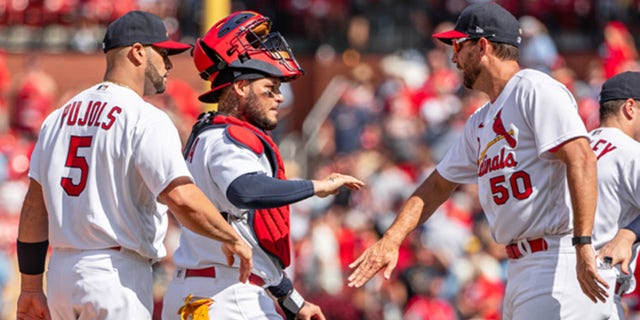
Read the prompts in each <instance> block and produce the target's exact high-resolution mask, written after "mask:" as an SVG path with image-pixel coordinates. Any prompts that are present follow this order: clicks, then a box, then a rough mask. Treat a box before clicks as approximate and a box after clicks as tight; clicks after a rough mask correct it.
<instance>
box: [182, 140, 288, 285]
mask: <svg viewBox="0 0 640 320" xmlns="http://www.w3.org/2000/svg"><path fill="white" fill-rule="evenodd" d="M191 150H193V152H192V153H190V155H189V157H188V159H187V166H188V167H189V170H191V173H192V175H193V177H194V180H195V183H196V185H198V186H199V187H200V189H202V191H203V192H204V193H205V194H206V195H207V197H209V200H211V202H213V204H215V206H216V207H217V208H218V209H219V210H220V212H226V213H228V214H229V216H231V217H233V218H231V219H230V223H231V225H232V226H233V227H234V228H235V229H236V231H238V233H239V234H240V236H241V237H242V238H243V239H244V240H245V241H247V242H248V243H249V245H250V246H251V247H252V248H253V270H252V273H254V274H256V275H259V276H261V277H262V278H263V279H264V280H265V283H266V285H276V284H278V283H279V282H280V280H281V279H282V269H280V268H279V267H278V266H276V265H275V264H274V263H273V262H272V261H271V260H270V258H269V256H268V255H267V253H265V252H264V251H263V250H262V249H261V248H260V246H259V244H258V242H257V240H256V239H255V236H254V234H253V232H252V231H251V227H250V224H249V222H250V221H247V219H248V214H247V213H248V211H249V210H248V209H246V208H237V207H236V206H234V205H233V204H231V202H229V200H228V199H227V198H226V196H225V195H226V194H227V188H228V187H229V185H230V184H231V182H233V181H234V180H235V179H236V178H238V177H239V176H241V175H244V174H247V173H253V172H256V173H264V174H267V175H269V176H274V172H273V170H272V168H271V165H270V164H269V159H268V158H267V156H266V154H265V153H264V152H263V153H262V154H260V155H258V154H256V153H254V152H253V151H251V150H249V149H248V148H245V147H241V146H240V145H238V144H237V143H234V142H233V141H231V140H230V139H229V137H228V136H227V135H226V134H225V130H224V128H215V129H208V130H206V131H203V132H202V133H200V134H199V135H198V137H197V138H196V140H194V143H193V146H192V149H191ZM220 247H221V243H220V242H218V241H213V240H211V239H209V238H205V237H203V236H200V235H198V234H196V233H194V232H192V231H190V230H188V229H187V228H184V227H182V228H181V235H180V245H179V247H178V248H177V249H176V252H175V253H174V255H173V261H174V263H175V264H176V266H178V267H183V268H191V269H199V268H205V267H209V266H211V265H214V264H217V265H226V263H227V262H226V261H227V260H226V257H225V256H224V255H223V254H222V251H221V249H220ZM235 266H236V267H239V261H238V260H237V259H236V265H235Z"/></svg>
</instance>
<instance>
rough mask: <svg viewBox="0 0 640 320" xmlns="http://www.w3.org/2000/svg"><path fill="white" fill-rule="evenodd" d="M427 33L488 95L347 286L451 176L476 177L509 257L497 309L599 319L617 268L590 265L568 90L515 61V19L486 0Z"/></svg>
mask: <svg viewBox="0 0 640 320" xmlns="http://www.w3.org/2000/svg"><path fill="white" fill-rule="evenodd" d="M434 37H435V38H437V39H439V40H441V41H443V42H445V43H447V44H452V45H453V46H454V54H453V58H452V61H453V63H455V64H456V65H457V67H458V68H459V69H460V70H461V71H462V73H463V83H464V85H465V87H467V88H470V89H476V90H480V91H482V92H484V93H486V94H487V95H488V97H489V100H490V101H489V102H488V103H486V104H485V105H484V106H482V107H481V108H480V109H478V110H477V111H476V112H475V113H474V114H473V115H472V116H471V117H470V119H469V120H468V121H467V123H466V126H465V129H464V133H463V134H462V136H461V137H460V139H459V140H458V141H457V143H455V144H454V145H453V146H452V148H451V149H450V150H449V151H448V153H447V155H446V156H445V158H444V159H442V161H441V162H440V163H439V164H438V165H437V167H436V170H435V171H434V172H433V173H432V174H431V175H430V176H429V177H428V178H427V179H426V181H425V182H424V183H423V184H422V185H421V186H419V187H418V189H417V190H416V191H415V193H414V194H413V195H412V196H411V197H410V198H409V199H408V200H407V202H406V203H405V204H404V206H403V207H402V209H401V211H400V213H399V214H398V217H397V218H396V220H395V221H394V223H393V224H392V225H391V227H390V228H389V229H388V230H387V231H386V232H385V234H384V236H383V237H382V239H380V240H379V241H378V242H376V243H375V244H374V245H373V246H372V247H370V248H368V249H367V250H366V251H365V252H364V253H363V254H362V255H361V256H360V257H358V258H357V259H356V260H355V261H354V262H353V263H352V264H351V265H350V266H351V267H352V268H356V269H355V270H354V271H353V273H352V274H351V275H350V277H349V281H350V282H349V285H350V286H356V287H359V286H362V285H363V284H364V283H365V282H366V281H368V279H370V278H371V277H372V276H373V275H374V274H375V273H376V272H377V271H378V270H380V269H382V268H383V267H385V266H386V270H385V272H384V275H385V277H387V278H389V277H390V275H391V271H392V270H393V269H394V268H395V265H396V261H397V258H398V248H399V245H400V244H401V242H402V240H403V239H404V238H405V237H406V236H407V235H408V234H409V233H410V232H411V231H412V230H413V229H415V228H416V227H417V226H418V225H420V224H421V223H423V222H424V221H425V220H426V219H428V218H429V217H430V216H431V214H432V213H433V212H434V211H435V210H436V209H437V208H438V207H439V206H440V205H441V204H442V203H443V202H444V201H445V200H446V198H447V197H448V196H449V195H450V194H451V192H452V191H453V190H454V189H455V188H456V186H458V184H461V183H477V184H478V188H479V189H478V192H479V198H480V202H481V204H482V207H483V209H484V212H485V214H486V216H487V220H488V222H489V224H490V227H491V233H492V235H493V238H494V239H495V240H496V241H497V242H498V243H501V244H504V245H506V250H507V254H508V256H509V258H510V260H509V266H508V274H507V277H508V278H507V288H506V293H505V300H504V303H503V318H504V319H517V320H521V319H608V318H609V315H610V314H611V310H612V309H613V302H612V299H611V298H609V297H611V296H612V293H613V284H614V282H615V274H614V272H613V271H612V270H604V269H603V270H598V268H597V264H596V263H597V262H596V259H595V251H594V249H593V247H592V245H591V234H592V228H593V220H594V214H595V206H596V196H597V186H596V159H595V156H594V154H593V152H592V151H591V148H590V147H589V142H588V140H587V132H586V129H585V127H584V125H583V123H582V121H581V120H580V117H579V116H578V113H577V107H576V102H575V100H574V98H573V97H572V96H571V93H570V92H569V91H568V90H567V89H566V88H565V87H564V86H563V85H561V84H560V83H559V82H557V81H555V80H554V79H552V78H550V77H549V76H547V75H546V74H544V73H541V72H538V71H535V70H530V69H524V70H521V69H520V66H519V65H518V62H517V59H518V46H519V44H520V40H521V36H520V28H519V25H518V21H517V20H516V18H515V17H514V16H513V15H511V14H510V13H509V12H508V11H507V10H505V9H504V8H502V7H501V6H499V5H498V4H496V3H493V2H491V3H482V4H472V5H470V6H468V7H466V8H465V9H464V10H463V11H462V13H461V14H460V16H459V17H458V21H457V22H456V25H455V28H454V30H451V31H446V32H442V33H438V34H435V35H434ZM576 253H577V255H576ZM576 270H577V272H576ZM581 289H582V292H584V294H583V293H582V292H581Z"/></svg>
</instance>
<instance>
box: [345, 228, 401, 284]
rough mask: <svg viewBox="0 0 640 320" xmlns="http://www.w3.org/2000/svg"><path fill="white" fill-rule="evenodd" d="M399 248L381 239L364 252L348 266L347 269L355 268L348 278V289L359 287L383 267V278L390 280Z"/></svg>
mask: <svg viewBox="0 0 640 320" xmlns="http://www.w3.org/2000/svg"><path fill="white" fill-rule="evenodd" d="M399 248H400V245H399V244H395V243H392V242H391V241H390V240H387V239H386V238H384V237H383V238H382V239H380V240H378V241H377V242H376V243H374V244H373V245H372V246H371V247H370V248H368V249H367V250H365V251H364V253H362V254H361V255H360V257H358V259H356V260H355V261H354V262H352V263H351V264H350V265H349V268H352V269H353V268H356V270H354V271H353V273H351V275H350V276H349V278H348V280H349V287H356V288H358V287H361V286H362V285H364V284H365V283H366V282H367V281H369V279H371V277H373V276H374V275H375V274H376V273H378V271H380V269H382V268H384V267H385V266H386V267H387V268H386V269H385V270H384V277H385V278H386V279H390V278H391V272H392V271H393V269H395V268H396V265H397V263H398V251H399Z"/></svg>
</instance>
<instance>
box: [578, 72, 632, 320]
mask: <svg viewBox="0 0 640 320" xmlns="http://www.w3.org/2000/svg"><path fill="white" fill-rule="evenodd" d="M639 101H640V72H630V71H629V72H623V73H621V74H618V75H616V76H614V77H612V78H610V79H608V80H607V81H606V82H605V83H604V84H603V85H602V90H601V92H600V127H599V128H597V129H594V130H593V131H591V132H590V133H589V135H590V138H591V147H592V148H593V151H594V152H595V155H596V158H597V159H598V206H597V210H596V219H595V224H594V229H593V245H594V247H595V248H596V249H598V258H599V259H602V260H603V261H606V262H607V263H608V264H610V265H612V266H615V267H616V270H619V271H620V273H619V275H618V281H617V283H616V290H615V291H616V295H615V302H616V306H617V312H618V317H619V318H620V319H624V318H625V311H624V309H625V307H624V305H623V304H622V299H621V296H622V294H624V293H627V292H631V291H633V290H634V289H635V285H636V281H635V279H634V277H633V270H634V269H635V265H636V258H637V254H638V246H637V243H636V241H637V240H638V239H639V238H638V236H637V235H638V234H640V143H639V142H638V141H637V140H636V139H639V138H640V102H639Z"/></svg>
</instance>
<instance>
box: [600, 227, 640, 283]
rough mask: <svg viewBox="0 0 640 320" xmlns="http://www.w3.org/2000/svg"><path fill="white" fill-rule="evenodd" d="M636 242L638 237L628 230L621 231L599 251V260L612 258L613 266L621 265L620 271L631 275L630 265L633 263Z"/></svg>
mask: <svg viewBox="0 0 640 320" xmlns="http://www.w3.org/2000/svg"><path fill="white" fill-rule="evenodd" d="M634 241H636V235H635V234H634V233H633V231H631V230H628V229H620V230H618V233H617V234H616V236H615V237H613V239H611V241H609V242H607V244H605V245H604V246H603V247H602V248H600V250H599V251H598V259H600V260H602V259H604V257H611V266H615V265H617V264H620V270H622V272H623V273H624V274H629V263H630V262H631V255H632V252H631V251H632V246H633V242H634Z"/></svg>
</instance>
